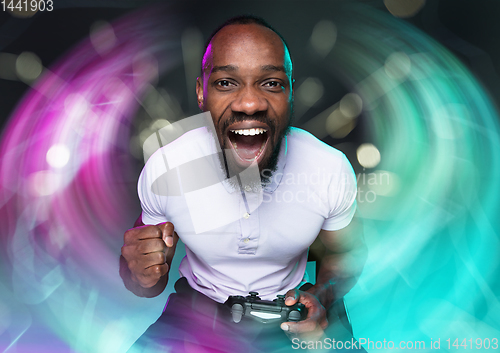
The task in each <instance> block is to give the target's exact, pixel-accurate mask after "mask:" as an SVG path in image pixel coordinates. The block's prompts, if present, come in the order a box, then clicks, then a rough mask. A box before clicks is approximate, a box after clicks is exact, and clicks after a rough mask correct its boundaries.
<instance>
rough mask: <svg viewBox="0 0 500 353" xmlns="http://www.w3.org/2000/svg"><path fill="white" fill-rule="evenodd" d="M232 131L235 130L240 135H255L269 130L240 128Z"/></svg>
mask: <svg viewBox="0 0 500 353" xmlns="http://www.w3.org/2000/svg"><path fill="white" fill-rule="evenodd" d="M231 132H234V133H235V134H238V135H245V136H254V135H259V134H263V133H264V132H267V130H266V129H261V128H257V129H239V130H231Z"/></svg>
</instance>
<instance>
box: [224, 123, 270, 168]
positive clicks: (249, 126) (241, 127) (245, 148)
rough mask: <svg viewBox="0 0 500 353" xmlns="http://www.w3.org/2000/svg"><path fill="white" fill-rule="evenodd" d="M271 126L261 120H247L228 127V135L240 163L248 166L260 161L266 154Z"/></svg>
mask: <svg viewBox="0 0 500 353" xmlns="http://www.w3.org/2000/svg"><path fill="white" fill-rule="evenodd" d="M269 130H270V129H269V127H268V126H267V125H266V124H262V123H260V122H251V121H245V122H242V123H236V124H232V125H231V126H229V127H228V129H227V137H228V139H229V142H230V144H231V147H232V150H233V152H234V154H235V155H236V156H237V157H238V158H235V159H236V160H237V162H238V164H240V165H243V166H248V165H249V164H251V163H254V162H257V163H258V162H259V161H260V160H261V159H262V156H263V155H264V154H265V151H266V146H267V141H268V140H269V135H270V133H269Z"/></svg>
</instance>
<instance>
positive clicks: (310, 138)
mask: <svg viewBox="0 0 500 353" xmlns="http://www.w3.org/2000/svg"><path fill="white" fill-rule="evenodd" d="M289 160H290V161H291V162H295V161H297V162H300V163H305V164H323V163H325V162H327V163H333V164H337V163H339V164H342V163H345V161H347V158H346V157H345V155H344V153H343V152H341V151H339V150H338V149H336V148H334V147H332V146H330V145H328V144H326V143H324V142H323V141H321V140H319V139H318V138H317V137H315V136H314V135H312V134H311V133H309V132H307V131H305V130H302V129H300V128H296V127H292V128H291V130H290V132H289V133H288V134H287V163H288V161H289Z"/></svg>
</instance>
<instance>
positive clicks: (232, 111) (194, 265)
mask: <svg viewBox="0 0 500 353" xmlns="http://www.w3.org/2000/svg"><path fill="white" fill-rule="evenodd" d="M196 92H197V98H198V105H199V107H200V109H201V110H202V111H209V112H210V113H211V115H212V118H213V124H214V128H215V131H216V139H217V140H218V141H217V142H218V143H219V144H220V146H221V147H222V148H223V150H224V153H223V156H222V159H221V165H222V166H223V168H224V169H225V172H226V173H227V176H228V178H229V177H231V176H238V175H239V174H240V173H243V172H244V171H245V170H247V169H249V168H251V167H252V166H258V168H259V170H260V172H261V175H262V180H261V182H262V185H261V186H262V190H261V191H262V203H260V204H259V206H258V207H253V209H252V210H250V209H249V203H250V201H249V200H250V198H251V197H253V196H252V195H253V194H252V192H251V189H252V188H254V187H255V185H245V184H244V183H243V184H242V183H241V178H236V179H237V180H238V182H239V187H240V189H238V184H237V185H233V184H227V183H226V184H224V185H225V188H226V189H225V190H226V191H227V193H228V194H230V193H233V192H234V191H236V193H234V194H236V195H239V194H240V191H241V195H242V196H243V197H242V198H241V200H240V203H239V206H237V207H236V208H238V207H241V210H242V212H241V216H240V219H238V220H236V221H235V222H232V223H231V224H228V225H225V226H223V227H220V228H217V230H216V231H211V232H205V233H203V234H202V235H200V234H195V233H196V232H194V231H193V230H192V229H191V228H190V224H189V223H190V222H191V220H189V219H188V218H189V217H187V216H186V215H187V214H188V213H189V212H188V209H187V207H186V204H185V200H183V198H182V197H166V196H161V195H157V194H155V193H154V192H153V191H151V190H152V189H151V185H152V183H153V182H154V180H153V179H154V178H155V177H157V176H158V175H156V176H155V177H153V176H152V175H154V174H155V173H156V174H161V173H160V172H157V171H156V172H155V170H156V169H155V168H157V166H158V165H159V164H161V157H160V155H158V154H157V155H156V157H155V156H153V157H151V159H150V160H148V162H147V164H146V166H145V168H144V170H143V173H142V174H141V178H140V180H139V196H140V198H141V204H142V207H143V212H142V215H141V217H140V218H139V219H138V221H137V222H136V224H135V228H133V229H131V230H128V231H127V232H126V233H125V244H124V246H123V247H122V258H121V270H120V272H121V275H122V278H123V280H124V283H125V285H126V287H127V288H128V289H129V290H131V291H132V292H134V293H135V294H136V295H139V296H143V297H153V296H156V295H158V294H160V293H161V292H162V291H163V290H164V289H165V286H166V284H167V281H168V274H169V270H170V265H171V262H172V258H173V255H174V252H175V248H176V243H177V240H178V239H179V237H180V238H181V239H182V240H183V242H184V243H185V245H186V253H187V256H186V258H184V259H183V261H182V264H181V267H180V272H181V277H182V278H181V280H179V282H178V283H177V284H176V291H177V292H178V293H176V294H173V295H171V297H170V298H169V302H168V304H167V307H166V309H165V311H164V313H163V315H162V317H161V318H160V319H159V320H158V322H157V324H159V322H163V323H166V324H165V325H166V326H167V328H162V329H161V332H160V330H159V329H158V328H153V326H155V325H157V324H155V325H153V326H152V327H151V328H150V329H149V330H148V331H147V332H146V335H145V336H148V332H149V333H150V334H149V336H151V337H153V336H154V337H156V338H151V340H153V341H154V340H162V342H161V344H159V345H158V347H160V346H162V345H168V344H170V343H169V342H171V341H172V340H175V338H178V337H179V335H181V336H182V335H183V333H182V332H181V331H180V330H179V325H180V324H179V322H180V321H182V317H183V315H184V316H185V317H189V320H190V322H189V323H187V324H186V326H185V327H190V326H189V325H198V328H197V329H196V330H204V328H203V327H201V325H200V324H199V321H200V320H201V319H200V317H199V316H204V317H205V319H206V316H211V315H212V314H211V313H212V312H213V313H214V315H215V316H217V315H219V316H220V315H222V316H224V315H225V314H221V312H222V311H223V309H222V307H221V304H220V303H223V302H224V301H225V300H226V299H227V297H228V296H230V295H247V294H248V292H249V291H256V292H259V293H260V296H261V297H263V299H273V298H275V297H276V295H277V294H285V293H286V300H285V304H286V305H293V304H295V303H296V302H300V303H302V304H304V305H305V306H306V307H307V308H308V316H307V318H306V319H305V320H303V321H300V322H295V323H292V322H287V323H283V324H282V325H281V329H282V330H283V331H286V332H287V333H289V334H295V335H300V337H301V338H304V337H316V338H317V337H320V336H321V334H322V333H323V330H325V329H326V328H327V326H328V321H327V316H326V312H327V309H328V308H329V307H330V306H331V305H332V303H333V302H334V301H335V300H337V299H340V298H342V297H343V296H344V295H345V294H346V293H347V292H348V291H349V290H350V288H352V286H353V285H354V284H355V283H356V281H357V278H358V277H359V275H360V273H361V270H362V268H363V265H364V262H365V259H366V248H365V246H364V243H363V238H362V233H361V228H360V225H359V224H358V222H357V221H356V220H353V216H354V212H355V208H356V202H355V196H356V183H355V177H354V173H353V171H352V167H351V166H350V164H349V162H348V161H347V159H346V158H345V156H344V155H343V154H342V153H341V152H339V151H337V150H335V149H333V148H331V147H329V146H327V145H325V144H323V143H322V142H321V141H319V140H317V139H316V138H314V137H313V136H312V135H310V134H308V133H306V132H305V131H302V130H300V129H294V128H290V123H291V117H292V113H293V78H292V61H291V58H290V54H289V51H288V48H287V46H286V44H285V42H284V40H283V39H282V38H281V36H280V35H279V34H278V33H277V32H276V31H274V30H273V29H272V28H271V27H270V26H269V25H268V24H267V23H265V22H264V21H263V20H261V19H259V18H256V17H252V16H245V17H237V18H234V19H231V20H229V21H228V22H226V23H225V24H224V25H222V26H221V27H220V28H219V29H217V30H216V31H215V32H214V34H213V35H212V37H211V38H210V39H209V43H208V45H207V48H206V51H205V54H204V57H203V62H202V73H201V76H200V77H199V78H198V80H197V84H196ZM186 135H187V134H186ZM204 136H205V135H203V133H202V132H200V131H197V132H194V133H192V134H190V135H189V138H191V139H193V141H194V140H196V143H198V142H199V141H201V142H199V143H205V142H204V141H205V140H208V138H205V137H204ZM189 138H188V137H186V136H183V137H181V138H180V139H178V140H176V141H175V142H173V143H172V144H170V145H167V146H165V149H164V151H167V152H168V151H171V150H172V149H174V148H177V147H173V146H174V145H175V146H179V144H180V145H181V146H182V143H186V144H185V145H184V146H188V144H189V143H190V140H189ZM207 146H208V145H207ZM207 148H208V147H207ZM162 150H163V149H162ZM177 150H182V149H176V151H177ZM301 177H303V178H302V179H301ZM232 179H233V180H234V178H232ZM259 186H260V185H259ZM226 191H224V193H226ZM280 195H281V196H280ZM285 195H288V197H287V198H285V197H284V196H285ZM238 209H239V208H238ZM244 210H246V212H244V213H243V211H244ZM186 217H187V218H186ZM221 217H222V215H221ZM351 220H352V221H351ZM174 227H175V228H174ZM174 229H175V231H174ZM316 239H317V240H319V241H320V242H322V243H323V244H324V246H325V247H326V249H327V250H326V253H325V254H324V256H323V259H322V262H321V267H320V270H319V273H318V276H317V283H316V285H314V286H312V287H311V286H309V287H310V288H308V289H307V290H301V289H299V287H301V285H302V284H303V282H302V279H303V276H304V270H305V265H306V261H307V249H308V247H309V246H310V245H311V244H312V243H313V242H314V241H315V240H316ZM305 288H306V287H302V289H305ZM200 293H201V294H200ZM179 294H182V295H179ZM181 297H182V298H181ZM186 297H189V299H188V302H187V303H186V302H185V301H182V300H184V299H185V298H186ZM193 298H195V299H193ZM200 298H201V299H200ZM211 302H212V303H213V304H211ZM200 303H203V304H200ZM198 305H201V307H203V309H201V310H202V311H203V313H202V314H196V315H194V317H191V316H190V314H191V311H192V310H194V311H197V310H198ZM175 307H177V308H180V307H182V308H183V309H182V310H181V311H182V312H181V313H179V310H177V311H176V310H175V309H176V308H175ZM211 307H214V308H215V309H213V310H212V309H211ZM207 313H208V314H207ZM177 315H179V316H178V317H177ZM169 316H170V319H169V318H168V317H169ZM172 317H175V319H172ZM218 319H219V317H218ZM168 320H173V321H170V322H169V321H168ZM213 320H214V318H210V317H209V318H208V319H206V320H205V321H204V322H205V323H206V324H207V326H210V325H211V324H210V323H211V322H213ZM202 321H203V320H202ZM167 322H168V323H167ZM214 325H215V324H214ZM217 325H219V326H221V328H220V330H219V331H218V332H222V334H221V336H220V337H222V338H221V340H223V339H224V337H227V340H229V341H230V340H232V339H234V337H231V336H234V335H235V332H238V334H239V333H242V331H241V330H240V328H241V327H245V330H244V332H243V333H242V334H243V335H251V334H249V333H248V331H247V330H246V327H247V326H244V325H248V324H243V326H237V325H234V324H233V326H234V327H236V326H237V328H236V329H234V328H233V326H225V324H217ZM238 325H239V324H238ZM172 326H175V328H172ZM181 326H182V325H181ZM214 327H215V326H214ZM253 327H254V326H252V328H251V329H250V330H253ZM211 329H212V328H210V329H209V331H204V332H205V333H206V335H205V336H204V337H206V336H207V335H208V336H210V337H213V332H212V331H210V330H211ZM172 330H174V331H175V335H174V334H172V332H173V331H172ZM232 330H239V331H232ZM153 331H154V332H153ZM213 331H214V332H215V331H217V330H216V329H213ZM264 331H265V330H264ZM197 332H200V331H197ZM266 332H267V331H266ZM266 332H264V334H263V333H262V332H260V333H257V334H256V335H257V336H258V337H264V336H265V337H267V338H266V339H268V338H269V337H268V336H266ZM167 333H168V334H167ZM163 334H167V335H169V337H170V340H165V339H164V337H165V336H162V335H163ZM262 334H263V335H264V336H262ZM259 335H261V336H259ZM257 336H252V337H254V338H255V337H257ZM182 337H184V338H183V340H191V338H190V339H188V338H186V337H187V336H182ZM190 337H194V338H192V340H191V341H190V343H189V344H194V345H203V344H205V343H206V342H205V343H202V342H201V341H200V338H199V335H198V336H197V335H196V333H192V336H190ZM282 337H285V335H284V334H282ZM254 338H252V339H254ZM252 339H250V340H246V341H245V340H244V342H246V343H249V344H250V342H251V341H252ZM151 340H150V341H149V343H148V342H146V339H145V338H144V339H143V338H141V339H140V340H139V342H142V343H141V344H143V345H144V344H151ZM238 340H239V338H238ZM238 342H239V341H238ZM282 342H283V341H282ZM220 344H221V343H220V340H218V341H217V342H216V343H214V344H213V345H211V346H210V347H211V348H213V349H215V348H214V345H215V346H216V347H217V349H220V350H223V349H222V348H221V346H220ZM259 344H260V343H258V344H257V345H259ZM179 345H182V343H179V342H177V345H175V344H172V347H174V346H175V347H176V348H177V349H180V348H179V347H180V346H179ZM136 346H137V343H136V345H135V346H134V347H136ZM236 346H237V345H236ZM183 347H184V349H186V350H187V348H186V346H185V345H184V346H183ZM205 347H207V346H205ZM228 347H229V348H228ZM226 348H227V349H228V351H231V350H232V349H234V346H231V345H230V344H229V345H228V346H227V347H226ZM254 348H255V347H254ZM239 350H240V351H242V350H241V346H240V348H239ZM264 350H265V349H264Z"/></svg>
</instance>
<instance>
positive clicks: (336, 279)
mask: <svg viewBox="0 0 500 353" xmlns="http://www.w3.org/2000/svg"><path fill="white" fill-rule="evenodd" d="M318 239H319V241H321V243H322V244H323V245H324V248H325V249H324V253H323V254H322V256H321V257H320V268H319V271H318V275H317V282H316V284H315V285H314V286H312V287H311V288H310V289H308V290H307V292H309V293H311V294H313V295H315V296H316V297H317V298H318V299H319V301H320V302H321V304H322V305H323V306H324V307H325V308H326V309H328V308H329V307H330V306H331V305H332V304H333V302H335V301H336V300H338V299H340V298H342V297H344V296H345V295H346V294H347V293H348V292H349V291H350V290H351V288H352V287H354V285H355V284H356V282H357V281H358V278H359V276H360V275H361V272H362V270H363V267H364V265H365V262H366V258H367V254H368V251H367V248H366V245H365V242H364V237H363V228H362V224H361V221H360V220H359V219H357V218H356V217H355V218H354V219H353V220H352V221H351V223H350V224H349V225H348V226H347V227H345V228H343V229H340V230H336V231H327V230H321V231H320V233H319V235H318Z"/></svg>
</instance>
